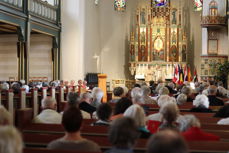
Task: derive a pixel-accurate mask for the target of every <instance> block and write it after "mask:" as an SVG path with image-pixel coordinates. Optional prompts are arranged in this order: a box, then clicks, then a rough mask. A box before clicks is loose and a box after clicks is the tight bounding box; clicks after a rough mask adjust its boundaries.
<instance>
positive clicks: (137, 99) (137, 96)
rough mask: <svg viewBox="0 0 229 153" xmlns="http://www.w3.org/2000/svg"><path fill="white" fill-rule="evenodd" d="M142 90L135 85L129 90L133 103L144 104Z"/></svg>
mask: <svg viewBox="0 0 229 153" xmlns="http://www.w3.org/2000/svg"><path fill="white" fill-rule="evenodd" d="M142 97H143V90H142V89H141V88H138V87H135V88H133V89H132V90H131V100H132V102H133V104H139V105H140V104H144V99H143V98H142Z"/></svg>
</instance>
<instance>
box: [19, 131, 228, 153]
mask: <svg viewBox="0 0 229 153" xmlns="http://www.w3.org/2000/svg"><path fill="white" fill-rule="evenodd" d="M84 137H85V138H86V139H89V140H92V141H94V142H96V143H97V144H98V145H100V147H101V148H102V150H106V149H109V148H110V147H111V144H110V142H109V141H108V138H107V137H99V136H84ZM58 138H60V137H59V136H58V135H55V134H37V133H32V134H31V133H25V134H24V135H23V139H24V142H25V145H26V146H27V147H46V146H47V144H48V143H49V142H51V141H52V140H55V139H58ZM146 144H147V140H146V139H139V140H138V141H137V143H136V145H135V149H134V150H136V152H145V150H146ZM187 144H188V146H189V148H190V151H191V152H212V153H213V152H214V153H218V152H226V151H228V150H229V142H222V141H216V142H214V141H208V142H206V141H202V142H200V141H199V142H197V141H194V142H188V143H187Z"/></svg>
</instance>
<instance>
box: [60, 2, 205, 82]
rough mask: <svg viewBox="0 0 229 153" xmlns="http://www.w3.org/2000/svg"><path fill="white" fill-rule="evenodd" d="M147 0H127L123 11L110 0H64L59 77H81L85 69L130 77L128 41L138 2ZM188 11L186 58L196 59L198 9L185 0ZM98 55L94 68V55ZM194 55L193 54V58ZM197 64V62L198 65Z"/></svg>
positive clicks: (199, 51)
mask: <svg viewBox="0 0 229 153" xmlns="http://www.w3.org/2000/svg"><path fill="white" fill-rule="evenodd" d="M179 1H180V2H182V3H185V2H184V1H183V0H179ZM144 3H149V1H146V0H128V1H127V10H126V11H125V12H116V11H114V1H113V0H100V1H99V5H95V4H94V0H64V1H63V6H62V24H63V30H62V79H65V80H71V79H74V80H77V79H83V78H84V76H85V74H86V73H88V72H97V73H100V72H102V73H105V74H107V75H108V81H110V80H112V79H126V78H129V77H130V73H129V69H128V68H129V66H128V62H129V61H128V57H129V49H128V47H129V46H128V41H129V37H130V31H131V27H132V25H133V20H135V15H136V12H135V9H136V8H137V5H139V4H140V5H141V4H144ZM185 4H186V5H187V8H188V9H187V11H188V13H187V14H189V16H188V19H187V20H188V21H187V27H188V33H189V36H190V37H189V38H190V39H189V40H188V43H189V53H190V56H189V61H190V63H191V64H192V65H194V62H195V63H199V62H198V61H200V54H201V50H202V49H201V47H202V45H201V44H202V42H201V40H202V39H201V38H202V37H201V26H200V14H201V13H200V12H194V11H193V10H194V9H193V3H192V1H190V2H188V3H185ZM101 54H102V58H101V59H100V63H99V67H98V68H97V62H96V59H95V58H93V56H94V55H98V56H100V57H101ZM193 57H194V58H193ZM197 67H199V66H197Z"/></svg>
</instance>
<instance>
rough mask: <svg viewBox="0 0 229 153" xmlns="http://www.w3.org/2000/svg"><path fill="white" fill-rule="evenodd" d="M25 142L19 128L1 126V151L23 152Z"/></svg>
mask: <svg viewBox="0 0 229 153" xmlns="http://www.w3.org/2000/svg"><path fill="white" fill-rule="evenodd" d="M22 149H23V142H22V137H21V135H20V133H19V132H18V130H17V129H16V128H14V127H12V126H1V127H0V153H22Z"/></svg>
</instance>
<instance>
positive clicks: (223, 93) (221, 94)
mask: <svg viewBox="0 0 229 153" xmlns="http://www.w3.org/2000/svg"><path fill="white" fill-rule="evenodd" d="M216 96H217V97H220V98H227V90H226V89H225V88H224V87H222V86H218V87H217V93H216Z"/></svg>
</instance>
